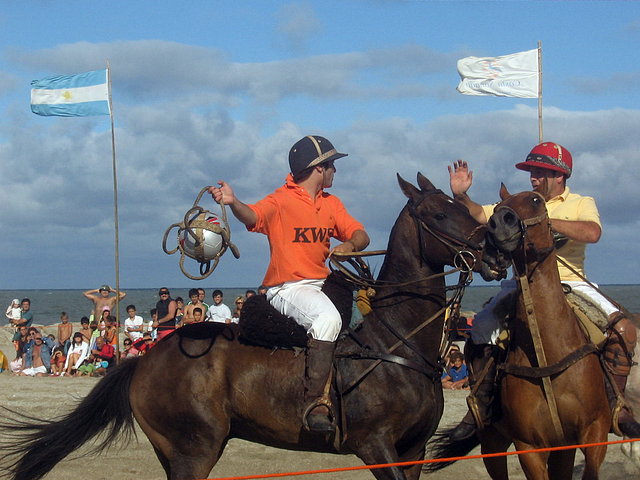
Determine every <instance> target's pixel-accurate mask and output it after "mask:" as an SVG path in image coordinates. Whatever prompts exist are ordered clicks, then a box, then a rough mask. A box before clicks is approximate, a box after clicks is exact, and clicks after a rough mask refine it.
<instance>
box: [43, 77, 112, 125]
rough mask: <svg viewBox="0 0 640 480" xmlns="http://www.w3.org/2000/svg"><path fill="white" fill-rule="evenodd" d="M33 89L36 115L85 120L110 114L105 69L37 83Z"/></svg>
mask: <svg viewBox="0 0 640 480" xmlns="http://www.w3.org/2000/svg"><path fill="white" fill-rule="evenodd" d="M31 87H32V88H31V111H32V112H33V113H35V114H36V115H44V116H58V117H86V116H89V115H110V114H111V110H110V108H109V89H108V87H107V70H106V69H105V70H95V71H93V72H86V73H78V74H77V75H58V76H56V77H48V78H43V79H42V80H34V81H32V82H31Z"/></svg>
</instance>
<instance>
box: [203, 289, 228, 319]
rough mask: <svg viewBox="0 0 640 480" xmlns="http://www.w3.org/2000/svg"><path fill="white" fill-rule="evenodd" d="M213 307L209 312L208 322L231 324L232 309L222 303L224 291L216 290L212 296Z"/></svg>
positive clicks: (210, 307)
mask: <svg viewBox="0 0 640 480" xmlns="http://www.w3.org/2000/svg"><path fill="white" fill-rule="evenodd" d="M211 297H212V298H213V305H211V306H209V310H207V316H206V321H207V322H219V323H231V309H230V308H229V307H227V306H226V305H225V304H224V303H222V291H221V290H214V291H213V293H212V294H211Z"/></svg>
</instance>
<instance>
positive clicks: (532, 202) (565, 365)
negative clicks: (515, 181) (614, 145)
mask: <svg viewBox="0 0 640 480" xmlns="http://www.w3.org/2000/svg"><path fill="white" fill-rule="evenodd" d="M500 197H501V198H502V202H501V203H500V204H499V205H498V206H497V207H496V209H495V212H494V214H493V216H492V217H491V218H490V220H489V224H488V230H489V235H490V236H491V237H492V240H493V243H494V244H495V245H496V247H497V248H498V249H499V250H500V251H502V252H503V253H504V254H506V255H508V256H510V257H511V260H512V262H513V270H514V276H515V278H516V280H517V283H518V302H517V309H516V315H515V319H513V320H512V321H511V323H510V325H509V330H510V339H509V348H508V353H507V358H506V363H505V365H503V366H502V370H503V374H502V377H501V380H500V382H499V383H500V401H501V406H502V416H501V419H500V420H499V421H497V422H496V423H494V424H493V425H492V426H491V427H489V428H486V429H485V430H483V431H481V433H480V434H479V436H480V438H479V440H480V442H481V445H482V452H483V453H497V452H505V451H506V450H507V448H508V447H509V446H510V445H511V443H514V444H515V447H516V449H517V450H529V449H536V448H544V447H553V446H561V445H571V444H588V443H592V442H604V441H606V440H607V434H608V432H609V428H610V426H611V412H610V408H609V403H608V400H607V396H606V393H605V377H604V373H603V369H602V367H601V364H600V361H599V358H598V355H597V354H596V353H594V348H593V346H591V345H589V344H588V342H587V340H586V339H585V335H584V334H583V333H582V331H581V329H580V327H579V325H578V321H577V319H576V316H575V314H574V313H573V310H572V309H571V307H570V306H569V304H568V303H567V301H566V299H565V294H564V292H563V289H562V285H561V283H560V277H559V274H558V267H557V264H556V256H555V249H554V240H553V235H552V231H551V225H550V222H549V218H548V215H547V211H546V206H545V201H544V198H543V197H542V196H541V195H539V194H538V193H535V192H523V193H519V194H516V195H513V196H510V195H509V192H508V191H507V189H506V188H505V187H504V185H502V188H501V190H500ZM477 443H478V439H477V438H476V437H473V438H472V439H469V440H464V441H460V442H457V444H455V443H449V444H448V445H447V442H446V441H442V440H441V441H438V442H436V446H438V449H437V451H438V455H437V456H439V457H449V456H451V455H452V454H458V455H464V454H465V453H466V452H468V451H469V450H471V448H473V447H474V446H475V445H477ZM438 444H439V445H438ZM443 446H444V447H445V448H442V447H443ZM463 447H464V450H465V451H464V452H463V451H461V448H463ZM583 453H584V456H585V467H584V473H583V477H582V478H583V479H596V478H598V470H599V468H600V465H601V464H602V461H603V460H604V457H605V454H606V446H597V447H590V448H586V449H583ZM574 458H575V450H574V449H571V450H564V451H556V452H552V453H549V452H541V453H529V454H523V455H520V456H519V460H520V464H521V466H522V469H523V471H524V473H525V475H526V477H527V478H528V479H549V478H551V479H568V478H571V477H572V473H573V464H574ZM485 466H486V468H487V471H488V472H489V474H490V475H491V478H493V479H507V478H508V474H507V468H506V459H505V457H500V458H496V459H487V460H485Z"/></svg>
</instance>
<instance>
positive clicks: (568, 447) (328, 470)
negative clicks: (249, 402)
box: [202, 438, 640, 480]
mask: <svg viewBox="0 0 640 480" xmlns="http://www.w3.org/2000/svg"><path fill="white" fill-rule="evenodd" d="M637 441H640V438H630V439H628V440H614V441H612V442H598V443H587V444H583V445H566V446H563V447H547V448H537V449H532V450H519V451H518V450H516V451H513V452H501V453H488V454H484V455H469V456H466V457H450V458H438V459H431V460H417V461H414V462H397V463H382V464H378V465H359V466H357V467H342V468H324V469H321V470H305V471H299V472H284V473H267V474H264V475H246V476H242V477H216V478H209V479H202V480H250V479H254V478H277V477H295V476H300V475H316V474H320V473H335V472H348V471H353V470H372V469H374V468H388V467H409V466H411V465H418V464H426V463H439V462H453V461H458V460H472V459H479V458H493V457H506V456H508V455H521V454H525V453H536V452H554V451H558V450H571V449H574V448H589V447H599V446H602V445H617V444H620V443H631V442H637Z"/></svg>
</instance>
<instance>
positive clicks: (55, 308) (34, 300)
mask: <svg viewBox="0 0 640 480" xmlns="http://www.w3.org/2000/svg"><path fill="white" fill-rule="evenodd" d="M247 288H252V289H253V288H254V287H247ZM247 288H223V289H222V292H223V294H224V299H223V302H224V303H225V304H227V305H228V306H229V308H231V310H232V311H233V306H234V301H235V298H236V297H237V296H240V295H244V293H245V291H246V290H247ZM601 288H602V290H603V291H604V292H605V293H606V294H607V295H608V296H610V297H611V298H613V299H614V300H616V301H617V302H618V303H620V304H621V305H623V306H624V307H626V308H627V309H628V310H629V311H631V312H640V285H601ZM499 289H500V287H498V286H497V285H496V286H478V287H474V286H471V287H468V288H467V290H466V292H465V295H464V298H463V300H462V310H465V311H466V310H468V311H473V312H477V311H479V310H480V309H481V308H482V304H483V303H484V302H486V301H487V300H488V299H489V298H491V296H493V295H495V294H496V292H498V291H499ZM122 290H123V291H124V292H125V293H126V294H127V296H126V297H125V298H124V299H123V300H122V301H121V302H120V318H121V319H124V318H126V316H127V313H126V307H127V305H130V304H133V305H135V306H136V309H137V311H138V315H141V316H142V317H143V318H144V319H145V320H149V319H150V318H151V316H150V314H149V311H150V310H151V309H152V308H154V307H155V305H156V302H157V301H158V290H157V289H156V288H153V289H151V288H149V289H132V290H128V289H126V288H124V287H123V288H122ZM169 290H170V291H171V296H172V297H173V298H176V297H182V298H183V299H185V300H186V302H188V301H189V297H188V288H169ZM205 290H206V291H207V294H206V299H205V302H206V303H209V304H211V303H212V300H211V292H212V290H211V289H205ZM14 298H18V299H23V298H29V299H30V300H31V310H32V311H33V315H34V324H36V325H53V324H56V323H58V322H59V321H60V313H61V312H67V314H68V315H69V317H70V319H71V321H72V322H79V321H80V318H81V317H83V316H85V315H86V316H89V314H90V313H91V311H92V309H93V303H92V302H90V301H89V300H88V299H86V298H85V297H84V296H83V295H82V290H0V308H2V311H3V312H4V311H5V310H6V308H7V307H8V306H9V305H10V303H11V300H12V299H14ZM5 320H6V317H4V315H3V316H2V317H0V325H6V324H8V320H6V321H5Z"/></svg>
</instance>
